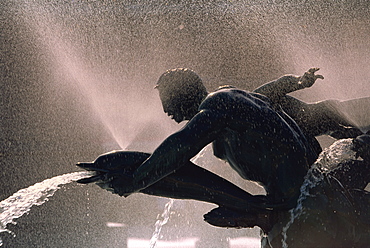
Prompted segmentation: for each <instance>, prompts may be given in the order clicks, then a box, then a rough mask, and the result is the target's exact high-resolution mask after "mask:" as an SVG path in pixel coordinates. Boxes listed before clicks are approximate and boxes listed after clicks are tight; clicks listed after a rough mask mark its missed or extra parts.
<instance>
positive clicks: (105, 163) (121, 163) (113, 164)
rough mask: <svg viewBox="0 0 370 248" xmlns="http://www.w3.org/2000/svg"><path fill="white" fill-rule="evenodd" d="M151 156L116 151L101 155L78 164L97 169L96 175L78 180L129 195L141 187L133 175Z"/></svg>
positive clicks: (93, 169)
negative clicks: (89, 161)
mask: <svg viewBox="0 0 370 248" xmlns="http://www.w3.org/2000/svg"><path fill="white" fill-rule="evenodd" d="M149 156H150V154H148V153H142V152H129V151H115V152H111V153H107V154H103V155H101V156H99V157H98V158H97V159H96V160H95V161H94V162H92V163H78V164H77V166H79V167H81V168H83V169H85V170H89V171H95V172H96V175H94V176H92V177H89V178H84V179H81V180H78V181H77V182H79V183H83V184H87V183H96V184H97V185H98V186H99V187H101V188H102V189H106V190H108V191H110V192H112V193H114V194H118V195H120V196H128V195H130V194H132V193H134V192H136V191H137V189H138V188H140V187H139V186H138V185H135V181H134V178H133V176H132V175H133V173H134V172H135V170H136V169H137V168H138V167H139V166H140V165H141V163H142V162H143V161H145V160H146V159H147V158H148V157H149Z"/></svg>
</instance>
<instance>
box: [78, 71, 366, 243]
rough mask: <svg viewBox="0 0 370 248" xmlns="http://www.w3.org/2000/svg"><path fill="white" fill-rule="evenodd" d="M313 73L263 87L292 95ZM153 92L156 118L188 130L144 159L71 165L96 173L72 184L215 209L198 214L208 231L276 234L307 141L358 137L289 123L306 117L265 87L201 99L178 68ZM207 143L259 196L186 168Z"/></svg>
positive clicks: (309, 148)
mask: <svg viewBox="0 0 370 248" xmlns="http://www.w3.org/2000/svg"><path fill="white" fill-rule="evenodd" d="M317 70H318V69H316V68H312V69H310V70H308V71H307V72H306V73H305V74H304V75H303V76H301V77H296V76H283V77H282V78H280V79H277V80H275V81H273V82H271V83H270V84H269V85H279V84H280V83H284V84H287V85H291V86H294V85H298V88H294V87H292V89H293V90H296V89H301V88H304V87H310V86H311V85H313V84H314V82H315V81H316V80H317V79H318V78H320V79H322V78H323V77H322V76H321V75H315V72H316V71H317ZM156 88H157V89H158V90H159V95H160V98H161V101H162V105H163V109H164V112H166V113H167V114H168V115H169V116H172V118H173V119H174V120H175V121H176V122H178V123H180V122H182V121H184V120H188V123H187V124H186V125H185V126H184V127H183V128H182V129H181V130H179V131H178V132H176V133H174V134H172V135H170V136H169V137H168V138H167V139H165V140H164V141H163V142H162V144H161V145H159V146H158V148H157V149H155V151H154V152H153V153H152V154H148V153H141V152H129V151H120V152H112V153H109V154H105V155H102V156H101V157H99V158H98V159H97V160H96V161H95V162H93V163H79V164H78V165H79V166H80V167H82V168H84V169H87V170H94V171H96V172H97V174H96V176H93V177H91V178H88V179H83V180H80V182H81V183H91V182H96V183H97V184H98V185H99V186H100V187H102V188H104V189H107V190H109V191H112V192H113V193H115V194H119V195H121V196H125V197H127V196H129V195H130V194H133V193H138V192H141V193H145V194H151V195H157V196H165V197H170V198H180V199H194V200H199V201H205V202H211V203H215V204H217V205H218V206H219V207H218V208H216V209H214V210H212V211H211V212H210V213H208V214H206V215H205V221H207V222H208V223H210V224H212V225H216V226H222V227H236V228H241V227H253V226H259V227H260V228H261V229H262V230H263V232H264V233H266V234H269V233H271V231H275V230H277V229H276V228H275V227H276V226H277V223H280V222H281V221H280V219H279V218H280V216H281V213H286V212H287V211H288V210H290V209H293V208H295V207H296V206H297V200H298V198H299V196H300V194H301V190H300V188H301V185H302V183H303V182H304V177H305V175H306V174H307V172H308V170H309V168H310V166H311V165H312V164H313V163H314V162H315V160H316V159H317V157H318V155H319V153H320V151H321V148H320V147H319V145H318V143H317V141H316V139H315V137H314V136H315V135H317V134H318V133H328V132H330V134H334V133H336V137H338V138H343V137H344V138H347V137H355V136H357V135H358V134H361V131H360V130H358V129H356V128H355V127H353V126H350V125H347V124H348V123H345V122H342V119H341V118H340V116H338V115H336V114H335V113H334V112H333V113H332V114H327V115H325V116H324V117H325V118H326V119H325V118H323V119H320V121H323V123H329V124H330V125H329V124H328V125H326V124H325V125H321V124H320V122H315V121H313V120H312V119H309V118H306V119H302V120H301V119H299V120H295V119H294V118H298V117H297V116H300V115H299V112H300V111H306V109H302V108H296V109H295V108H291V109H289V110H290V111H291V113H289V111H287V110H286V108H287V106H284V104H282V103H281V102H280V98H274V97H272V96H269V94H268V93H269V90H268V86H263V87H262V88H260V89H257V90H256V91H255V92H248V91H245V90H241V89H237V88H235V87H232V86H225V87H220V88H219V89H218V90H217V91H215V92H212V93H208V92H207V91H206V88H205V87H204V85H203V83H202V80H201V79H200V77H199V76H198V75H197V74H196V73H195V72H193V71H192V70H190V69H181V68H180V69H173V70H169V71H167V72H165V73H164V74H163V75H162V76H161V77H160V78H159V80H158V84H157V86H156ZM274 88H276V86H274ZM283 88H284V87H283ZM276 89H278V88H276ZM293 90H288V91H286V92H285V93H289V92H291V91H293ZM294 99H295V98H294ZM297 101H298V100H297ZM293 102H295V100H292V103H293ZM299 103H300V104H304V103H303V102H299ZM308 109H309V108H308ZM286 112H288V113H289V114H290V115H291V116H290V115H288V114H287V113H286ZM312 116H313V115H310V117H311V118H312ZM337 117H338V118H337ZM305 121H306V122H310V125H309V126H310V129H302V128H301V127H300V126H299V125H297V123H299V124H300V125H301V126H302V125H304V124H305ZM315 123H317V124H315ZM343 124H345V125H343ZM311 129H312V130H311ZM310 130H311V131H310ZM317 130H322V131H320V132H318V131H317ZM210 143H212V145H213V151H214V155H215V156H216V157H218V158H220V159H222V160H225V161H226V162H228V164H229V165H230V166H231V167H232V168H233V169H234V170H236V171H237V172H238V174H239V175H240V176H241V177H242V178H243V179H245V180H251V181H254V182H258V183H259V184H261V185H262V186H263V187H264V188H265V190H266V195H251V194H250V193H248V192H246V191H244V190H242V189H240V188H239V187H237V186H235V185H234V184H232V183H230V182H228V181H227V180H225V179H223V178H222V177H220V176H218V175H216V174H214V173H212V172H210V171H207V170H205V169H203V168H201V167H199V166H197V165H195V164H193V163H192V162H190V159H191V158H192V157H194V156H195V155H196V154H197V153H198V152H199V151H200V150H201V149H202V148H203V147H205V146H206V145H208V144H210ZM273 239H274V238H273V237H272V236H271V238H270V240H273ZM265 243H266V242H265ZM267 243H268V242H267Z"/></svg>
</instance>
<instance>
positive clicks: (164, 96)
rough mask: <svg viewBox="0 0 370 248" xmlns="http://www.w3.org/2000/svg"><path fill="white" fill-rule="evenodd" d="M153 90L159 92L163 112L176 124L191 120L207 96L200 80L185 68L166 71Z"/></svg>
mask: <svg viewBox="0 0 370 248" xmlns="http://www.w3.org/2000/svg"><path fill="white" fill-rule="evenodd" d="M155 88H156V89H158V91H159V96H160V98H161V101H162V106H163V110H164V112H165V113H167V114H168V115H169V116H172V118H173V119H174V120H175V121H176V122H178V123H180V122H181V121H183V120H190V119H191V118H193V116H194V115H195V114H196V113H197V112H198V107H199V105H200V103H201V102H202V100H203V99H204V98H205V97H206V96H207V94H208V93H207V90H206V88H205V87H204V85H203V82H202V80H201V78H200V77H199V76H198V75H197V74H196V73H195V72H194V71H192V70H190V69H186V68H176V69H171V70H168V71H166V72H165V73H163V74H162V76H161V77H160V78H159V80H158V83H157V86H156V87H155Z"/></svg>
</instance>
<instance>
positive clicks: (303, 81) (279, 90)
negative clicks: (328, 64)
mask: <svg viewBox="0 0 370 248" xmlns="http://www.w3.org/2000/svg"><path fill="white" fill-rule="evenodd" d="M318 70H319V68H311V69H309V70H308V71H307V72H305V73H304V74H303V76H301V77H299V76H293V75H286V76H282V77H281V78H278V79H277V80H275V81H272V82H269V83H267V84H264V85H262V86H260V87H258V88H257V89H255V90H254V91H253V92H256V93H260V94H263V95H265V96H267V97H269V98H271V99H276V98H278V97H281V96H284V95H286V94H288V93H291V92H294V91H297V90H301V89H304V88H307V87H311V86H312V85H313V84H314V83H315V81H316V79H318V78H320V79H324V77H323V76H322V75H315V72H316V71H318Z"/></svg>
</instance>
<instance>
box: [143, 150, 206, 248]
mask: <svg viewBox="0 0 370 248" xmlns="http://www.w3.org/2000/svg"><path fill="white" fill-rule="evenodd" d="M206 150H207V146H206V147H204V148H203V149H202V150H201V151H200V152H199V153H198V154H197V155H196V156H195V157H194V158H192V159H191V162H193V163H196V162H197V160H198V159H200V158H201V157H203V156H204V154H205V152H206ZM173 203H174V200H173V199H170V200H169V201H168V202H167V203H166V205H165V206H164V210H163V213H162V214H161V215H160V217H161V218H160V219H158V220H157V221H156V222H155V230H154V232H153V234H152V237H151V239H150V242H149V248H155V247H156V246H157V241H158V239H159V238H160V233H161V230H162V227H163V226H164V225H165V224H167V222H168V220H169V219H170V215H171V208H172V206H173Z"/></svg>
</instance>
